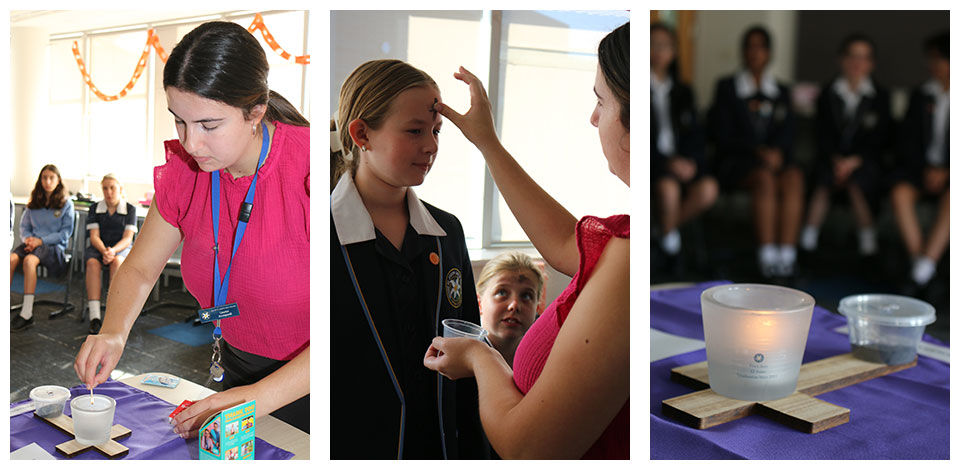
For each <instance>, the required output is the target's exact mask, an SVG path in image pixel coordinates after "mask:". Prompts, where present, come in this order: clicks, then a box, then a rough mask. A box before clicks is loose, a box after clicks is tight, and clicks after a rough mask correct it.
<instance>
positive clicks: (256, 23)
mask: <svg viewBox="0 0 960 470" xmlns="http://www.w3.org/2000/svg"><path fill="white" fill-rule="evenodd" d="M258 29H259V30H260V34H262V35H263V39H264V40H265V41H267V44H268V45H269V46H270V48H271V49H273V51H274V52H276V53H277V54H279V55H280V57H283V58H284V59H286V60H290V58H291V57H292V56H291V54H290V53H289V52H287V51H285V50H284V49H283V48H282V47H280V45H279V44H277V41H276V40H275V39H273V35H272V34H270V31H269V30H268V29H267V26H266V25H265V24H264V23H263V17H262V16H260V14H259V13H257V15H256V17H254V19H253V23H251V24H250V27H249V28H247V30H248V31H250V33H251V34H253V32H254V31H256V30H258ZM150 47H153V48H154V49H155V50H156V51H157V55H158V56H160V60H161V61H163V62H164V63H166V62H167V53H166V51H164V50H163V46H161V45H160V37H159V36H157V33H156V31H154V30H153V29H150V30H148V31H147V42H146V44H144V45H143V53H142V54H140V60H138V61H137V68H136V69H134V71H133V76H132V77H130V81H129V82H127V85H126V86H124V87H123V89H122V90H120V93H117V94H116V95H110V96H108V95H105V94H104V93H103V92H101V91H100V89H99V88H97V86H96V85H94V84H93V79H91V78H90V73H89V71H88V70H87V67H86V65H85V64H84V62H83V58H82V57H80V46H79V45H78V44H77V41H73V58H74V59H75V60H76V61H77V67H78V68H79V69H80V74H81V75H83V81H84V82H86V84H87V86H89V87H90V91H92V92H93V94H95V95H97V97H98V98H100V99H101V100H103V101H115V100H118V99H120V98H123V97H124V96H126V95H127V93H128V92H129V91H130V90H132V89H133V87H134V86H135V85H136V84H137V80H139V79H140V75H141V74H142V73H143V69H144V68H145V67H146V66H147V58H148V57H149V56H150ZM293 59H294V61H295V62H296V63H298V64H301V65H307V64H309V63H310V55H302V56H296V57H293Z"/></svg>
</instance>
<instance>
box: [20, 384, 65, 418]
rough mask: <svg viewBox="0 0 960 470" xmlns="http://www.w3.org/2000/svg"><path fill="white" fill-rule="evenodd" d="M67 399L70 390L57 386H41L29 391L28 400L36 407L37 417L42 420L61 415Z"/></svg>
mask: <svg viewBox="0 0 960 470" xmlns="http://www.w3.org/2000/svg"><path fill="white" fill-rule="evenodd" d="M68 398H70V390H67V389H66V388H63V387H61V386H59V385H41V386H39V387H36V388H34V389H33V390H30V399H31V400H33V403H34V404H35V405H36V413H37V416H40V417H42V418H56V417H57V416H60V415H62V414H63V409H64V407H65V405H66V404H67V399H68Z"/></svg>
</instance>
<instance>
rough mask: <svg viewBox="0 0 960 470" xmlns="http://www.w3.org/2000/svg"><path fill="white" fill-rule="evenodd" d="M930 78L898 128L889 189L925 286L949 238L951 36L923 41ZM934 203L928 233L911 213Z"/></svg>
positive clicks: (917, 277)
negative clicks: (920, 204) (923, 204)
mask: <svg viewBox="0 0 960 470" xmlns="http://www.w3.org/2000/svg"><path fill="white" fill-rule="evenodd" d="M924 49H925V52H926V56H927V66H928V68H929V71H930V76H931V78H930V80H928V81H927V82H926V83H924V84H923V85H920V86H919V87H917V88H916V89H914V90H913V93H912V94H911V95H910V105H909V107H908V108H907V114H906V116H905V117H904V120H903V124H902V125H901V132H900V136H899V137H900V145H899V147H900V148H899V153H898V161H897V168H896V169H895V170H894V173H893V179H894V184H893V187H892V189H891V191H890V198H891V202H892V203H893V212H894V215H895V217H896V220H897V226H898V228H899V229H900V235H901V236H902V237H903V243H904V245H906V249H907V253H908V254H909V255H910V257H911V259H912V260H913V266H912V270H911V278H912V280H913V282H915V283H916V284H917V285H918V286H921V287H922V286H924V285H926V284H927V283H928V282H930V279H932V278H933V275H934V274H935V273H936V269H937V262H938V261H939V259H940V256H941V255H943V252H944V251H945V250H946V248H947V244H948V242H949V241H950V35H949V33H946V32H945V33H941V34H938V35H936V36H933V37H932V38H930V39H928V40H927V41H926V44H925V45H924ZM921 198H924V199H933V200H936V201H938V210H937V215H936V220H935V221H934V223H933V227H932V228H931V229H930V232H929V233H928V234H927V236H926V237H924V236H923V233H922V232H921V229H920V223H919V222H918V221H917V215H916V211H915V206H916V203H917V201H918V200H919V199H921Z"/></svg>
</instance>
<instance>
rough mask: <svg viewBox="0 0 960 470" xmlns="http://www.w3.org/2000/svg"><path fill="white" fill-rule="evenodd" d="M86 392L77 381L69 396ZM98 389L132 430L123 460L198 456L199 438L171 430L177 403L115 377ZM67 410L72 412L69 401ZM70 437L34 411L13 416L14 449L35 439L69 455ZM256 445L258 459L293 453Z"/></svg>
mask: <svg viewBox="0 0 960 470" xmlns="http://www.w3.org/2000/svg"><path fill="white" fill-rule="evenodd" d="M87 393H88V392H87V389H86V387H85V386H83V385H78V386H76V387H74V388H72V389H71V390H70V397H71V399H72V398H73V397H76V396H79V395H85V394H87ZM96 393H98V394H102V395H107V396H110V397H112V398H113V399H114V400H116V401H117V412H116V414H115V415H114V417H113V423H114V424H122V425H124V426H126V427H127V428H128V429H130V430H131V431H133V433H132V434H131V435H130V437H127V438H125V439H122V440H120V441H119V442H120V444H123V445H124V446H126V447H127V448H129V449H130V452H129V453H128V454H127V455H126V456H124V457H123V459H124V460H132V459H137V460H140V459H160V460H188V459H192V460H197V458H198V456H197V453H198V449H197V439H196V438H193V439H187V440H183V439H181V438H180V437H178V436H177V435H175V434H173V433H172V432H171V429H172V428H171V426H170V424H168V423H167V417H168V416H169V415H170V413H172V412H173V410H174V409H175V408H176V406H174V405H171V404H169V403H167V402H165V401H163V400H161V399H159V398H157V397H155V396H153V395H151V394H149V393H147V392H144V391H143V390H138V389H136V388H133V387H131V386H129V385H126V384H123V383H121V382H117V381H113V380H109V381H107V382H105V383H103V384H101V385H99V386H97V388H96ZM27 401H29V400H25V401H22V402H18V403H13V404H11V405H10V407H11V408H12V407H14V406H17V405H20V404H22V403H26V402H27ZM65 413H66V414H67V415H70V402H69V401H68V402H67V406H66V410H65ZM68 440H70V436H69V435H68V434H66V433H64V432H63V431H60V430H59V429H57V428H56V427H54V426H53V425H51V424H50V423H47V422H44V420H42V419H40V418H37V417H35V416H34V415H33V413H32V412H28V413H23V414H21V415H17V416H14V417H12V418H10V451H11V452H13V451H14V450H17V449H19V448H21V447H23V446H26V445H28V444H30V443H31V442H36V443H37V444H38V445H39V446H40V447H42V448H43V450H45V451H47V452H49V453H50V454H51V455H53V456H54V457H56V458H58V459H67V457H65V456H63V454H60V453H59V452H57V445H58V444H60V443H63V442H66V441H68ZM254 445H255V446H256V447H255V452H256V454H255V455H256V458H257V460H289V459H290V458H291V457H293V454H292V453H290V452H287V451H285V450H283V449H280V448H277V447H274V446H272V445H270V444H268V443H267V442H266V441H264V440H262V439H260V438H257V441H256V444H254ZM104 459H107V457H105V456H104V455H103V454H101V453H100V452H99V451H98V450H96V449H89V450H86V451H84V452H82V453H80V454H79V455H77V456H76V457H74V458H73V459H70V460H104Z"/></svg>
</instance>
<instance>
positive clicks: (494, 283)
mask: <svg viewBox="0 0 960 470" xmlns="http://www.w3.org/2000/svg"><path fill="white" fill-rule="evenodd" d="M543 289H544V275H543V271H542V270H541V269H540V266H537V265H536V264H535V263H534V262H533V259H531V258H530V257H529V256H527V255H525V254H523V253H520V252H510V253H503V254H501V255H499V256H497V257H496V258H494V259H492V260H490V261H488V262H487V264H485V265H483V269H482V270H481V271H480V276H479V277H477V299H478V300H479V302H480V325H481V326H483V328H484V329H485V330H487V332H488V333H489V336H488V337H487V338H488V339H489V340H490V343H492V344H493V347H495V348H497V351H500V354H501V355H503V359H504V360H505V361H507V364H508V365H510V366H511V367H512V366H513V354H514V353H515V352H516V351H517V346H518V345H519V344H520V340H521V339H522V338H523V335H524V333H526V332H527V330H528V329H530V326H531V325H533V321H534V320H536V319H537V315H539V314H540V312H541V311H542V310H543V309H542V308H541V306H540V295H541V293H542V292H543Z"/></svg>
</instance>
